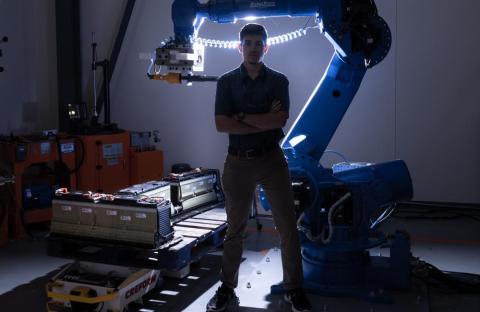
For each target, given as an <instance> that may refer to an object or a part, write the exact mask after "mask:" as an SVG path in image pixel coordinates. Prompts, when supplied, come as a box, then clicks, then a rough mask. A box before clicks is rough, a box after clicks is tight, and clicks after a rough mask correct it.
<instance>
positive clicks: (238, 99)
mask: <svg viewBox="0 0 480 312" xmlns="http://www.w3.org/2000/svg"><path fill="white" fill-rule="evenodd" d="M274 100H279V101H280V103H281V106H282V107H281V110H282V111H285V112H287V113H288V110H289V108H290V98H289V95H288V79H287V77H286V76H285V75H284V74H282V73H279V72H277V71H274V70H272V69H270V68H268V67H267V66H265V65H263V67H262V69H261V70H260V74H259V75H258V77H257V78H256V79H255V80H252V79H251V78H250V76H248V73H247V70H246V68H245V66H244V65H243V64H242V65H240V67H238V68H237V69H234V70H232V71H230V72H228V73H226V74H224V75H223V76H221V77H220V79H219V80H218V83H217V94H216V97H215V115H226V116H229V117H231V116H232V115H234V114H237V113H240V112H243V113H245V114H263V113H268V112H269V111H270V107H271V105H272V102H273V101H274ZM283 136H284V134H283V131H282V129H281V128H278V129H273V130H266V131H262V132H259V133H251V134H229V136H228V137H229V142H230V143H229V144H230V146H232V147H234V148H236V149H240V150H248V149H252V148H262V147H269V146H273V145H274V144H277V143H278V142H279V141H280V139H282V138H283Z"/></svg>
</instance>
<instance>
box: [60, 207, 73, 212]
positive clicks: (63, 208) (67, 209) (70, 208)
mask: <svg viewBox="0 0 480 312" xmlns="http://www.w3.org/2000/svg"><path fill="white" fill-rule="evenodd" d="M61 209H62V211H72V206H62V207H61Z"/></svg>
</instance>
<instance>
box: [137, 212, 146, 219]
mask: <svg viewBox="0 0 480 312" xmlns="http://www.w3.org/2000/svg"><path fill="white" fill-rule="evenodd" d="M135 218H137V219H146V218H147V214H146V213H136V214H135Z"/></svg>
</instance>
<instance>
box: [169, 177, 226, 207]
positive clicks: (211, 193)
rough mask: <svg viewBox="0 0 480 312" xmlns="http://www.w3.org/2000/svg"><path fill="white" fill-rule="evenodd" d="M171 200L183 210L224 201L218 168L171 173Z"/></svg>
mask: <svg viewBox="0 0 480 312" xmlns="http://www.w3.org/2000/svg"><path fill="white" fill-rule="evenodd" d="M164 181H168V182H170V200H171V201H172V204H173V205H174V206H175V207H180V211H181V212H186V211H188V210H191V209H195V208H198V207H201V206H204V205H207V204H211V203H216V202H219V201H223V199H224V198H223V192H222V188H221V185H220V173H219V171H218V170H216V169H196V170H193V171H189V172H185V173H182V174H171V175H170V176H169V177H167V178H165V179H164Z"/></svg>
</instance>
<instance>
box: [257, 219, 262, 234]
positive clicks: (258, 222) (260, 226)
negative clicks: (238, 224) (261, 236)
mask: <svg viewBox="0 0 480 312" xmlns="http://www.w3.org/2000/svg"><path fill="white" fill-rule="evenodd" d="M262 228H263V224H262V223H260V221H258V220H257V231H261V230H262Z"/></svg>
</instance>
